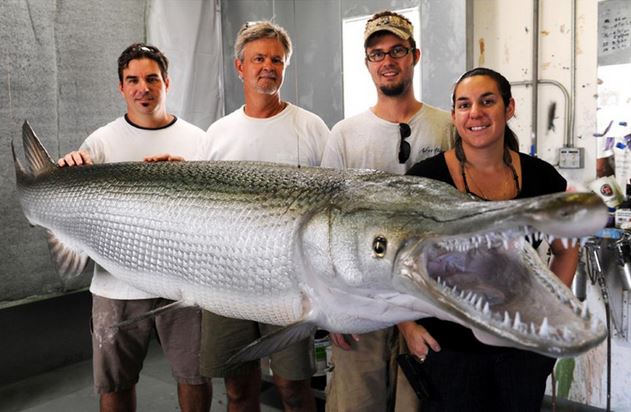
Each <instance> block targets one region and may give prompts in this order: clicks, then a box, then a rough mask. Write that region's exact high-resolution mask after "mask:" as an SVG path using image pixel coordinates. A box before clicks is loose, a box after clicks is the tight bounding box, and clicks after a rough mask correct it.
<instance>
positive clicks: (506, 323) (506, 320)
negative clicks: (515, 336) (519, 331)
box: [504, 311, 511, 327]
mask: <svg viewBox="0 0 631 412" xmlns="http://www.w3.org/2000/svg"><path fill="white" fill-rule="evenodd" d="M504 326H506V327H510V326H511V320H510V315H509V314H508V311H504Z"/></svg>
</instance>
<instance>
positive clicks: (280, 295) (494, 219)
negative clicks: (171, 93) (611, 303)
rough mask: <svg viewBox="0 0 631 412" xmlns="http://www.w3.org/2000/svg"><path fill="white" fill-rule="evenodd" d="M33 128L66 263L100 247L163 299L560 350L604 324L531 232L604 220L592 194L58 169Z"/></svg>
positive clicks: (189, 171) (584, 227)
mask: <svg viewBox="0 0 631 412" xmlns="http://www.w3.org/2000/svg"><path fill="white" fill-rule="evenodd" d="M24 139H25V140H24V143H25V154H26V157H27V160H28V163H29V165H30V169H31V171H30V173H29V172H27V171H25V170H24V168H23V167H22V166H21V164H20V163H19V162H18V161H16V176H17V187H18V192H19V198H20V202H21V204H22V207H23V209H24V213H25V215H26V217H27V218H28V220H29V221H30V222H31V223H33V224H35V225H40V226H43V227H45V228H47V229H48V230H49V231H50V232H51V233H52V235H51V240H52V241H53V243H54V244H55V245H56V246H53V251H54V252H55V247H56V248H57V250H58V252H57V253H54V255H56V259H57V266H58V267H60V268H62V271H63V270H65V271H68V272H76V271H77V270H79V269H80V267H81V266H82V264H78V263H76V262H77V260H78V257H81V256H82V257H85V256H89V257H90V258H92V259H93V260H94V261H96V262H97V263H98V264H100V265H101V266H102V267H104V268H105V269H106V270H108V271H109V272H110V273H112V274H113V275H114V276H117V277H119V278H121V279H123V280H125V281H126V282H128V283H130V284H131V285H133V286H135V287H137V288H139V289H141V290H145V291H147V292H149V293H152V294H155V295H156V296H162V297H165V298H169V299H173V300H178V301H183V302H185V303H187V304H191V305H199V306H201V307H203V308H205V309H207V310H210V311H212V312H215V313H218V314H221V315H224V316H229V317H237V318H245V319H253V320H257V321H261V322H266V323H272V324H278V325H294V324H300V323H304V324H308V325H310V326H313V325H317V326H318V327H321V328H324V329H327V330H330V331H338V332H347V333H351V332H352V333H361V332H366V331H370V330H375V329H380V328H383V327H386V326H390V325H392V324H395V323H398V322H401V321H405V320H413V319H418V318H421V317H426V316H438V317H441V318H443V319H449V320H454V321H457V322H459V323H462V324H464V325H466V326H469V327H472V328H473V329H474V331H475V332H476V333H477V335H478V336H479V337H480V338H482V339H483V340H484V341H487V342H489V343H495V344H502V345H509V346H515V347H522V348H527V349H531V350H534V351H537V352H539V353H543V354H548V355H553V356H560V355H572V354H576V353H580V352H583V351H585V350H587V349H589V348H591V347H593V346H594V345H596V344H598V343H599V342H600V341H602V339H603V338H604V336H605V329H604V326H603V325H602V322H600V321H598V320H596V319H593V318H592V317H591V315H590V314H588V313H585V310H583V309H582V308H581V306H580V303H579V302H578V301H577V300H576V299H575V298H574V297H573V296H572V295H571V293H570V292H569V291H568V290H567V288H565V286H563V285H562V284H561V283H560V282H559V281H558V280H557V279H556V277H555V276H554V275H553V274H552V273H551V272H550V271H549V270H548V269H547V268H546V267H545V265H543V264H542V262H541V261H540V260H539V258H538V256H537V255H536V253H535V252H534V250H532V248H531V247H530V246H529V245H527V244H526V245H524V244H523V243H524V242H523V238H524V236H525V235H532V234H535V235H536V234H537V233H538V232H540V231H545V232H546V233H549V234H551V235H553V236H555V237H581V236H587V235H590V234H591V233H593V232H595V231H596V230H598V229H599V228H600V227H602V226H603V225H604V222H605V221H606V217H607V216H606V208H605V207H604V206H603V205H602V202H601V201H600V200H599V199H598V198H597V197H596V196H595V195H592V194H557V195H550V196H545V197H541V198H532V199H525V200H519V201H507V202H479V201H476V200H473V199H471V198H470V197H469V196H467V195H464V194H461V193H459V192H458V191H456V190H455V189H454V188H452V187H451V186H448V185H446V184H443V183H440V182H436V181H433V180H429V179H420V178H414V177H407V176H394V175H389V174H387V173H382V172H377V171H366V170H348V171H340V170H332V169H322V168H306V167H305V168H295V167H291V166H282V165H275V164H266V163H256V162H183V163H182V162H177V163H171V162H169V163H157V164H156V163H115V164H102V165H95V166H90V167H72V168H57V167H56V166H53V165H52V164H51V163H50V160H49V158H48V155H47V154H46V152H45V151H44V149H43V148H42V147H41V145H40V144H39V142H38V141H37V138H36V137H35V135H34V134H33V133H32V131H31V130H30V128H29V127H27V126H26V125H25V131H24ZM498 262H503V263H498ZM498 264H501V265H505V267H504V269H503V270H498ZM487 282H488V284H487ZM461 295H462V296H461ZM472 296H473V297H472ZM535 307H536V308H537V310H532V309H533V308H535ZM581 312H582V313H581ZM505 316H508V318H509V321H508V322H507V321H506V319H505ZM515 318H517V321H515ZM522 323H523V324H525V325H526V326H525V327H524V326H523V325H522ZM563 327H565V329H563Z"/></svg>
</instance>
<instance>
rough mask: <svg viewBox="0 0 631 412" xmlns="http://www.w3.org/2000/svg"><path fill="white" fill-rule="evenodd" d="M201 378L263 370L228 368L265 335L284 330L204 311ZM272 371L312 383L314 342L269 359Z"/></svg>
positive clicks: (245, 366) (256, 363) (245, 365)
mask: <svg viewBox="0 0 631 412" xmlns="http://www.w3.org/2000/svg"><path fill="white" fill-rule="evenodd" d="M202 312H203V314H202V349H201V370H202V375H204V376H210V377H213V378H225V377H229V376H238V375H243V374H247V373H248V372H250V371H252V370H253V369H256V368H260V361H258V360H256V361H250V362H246V363H240V364H237V365H231V366H227V365H226V362H227V361H228V359H229V358H230V357H231V356H232V355H234V354H235V353H237V352H238V351H239V350H240V349H241V348H243V347H244V346H246V345H248V344H250V343H252V342H254V341H255V340H256V339H258V338H260V337H261V336H263V335H266V334H268V333H271V332H274V331H276V330H278V329H281V328H282V326H274V325H267V324H264V323H258V322H254V321H251V320H242V319H232V318H226V317H224V316H219V315H215V314H214V313H211V312H208V311H205V310H204V311H202ZM270 367H271V369H272V372H273V373H274V374H275V375H278V376H281V377H283V378H285V379H288V380H304V379H309V378H311V376H312V375H313V374H314V373H315V359H314V355H313V341H312V339H310V338H307V339H304V340H302V341H300V342H296V343H294V344H292V345H291V346H289V347H287V348H285V349H283V350H281V351H279V352H276V353H273V354H272V355H271V356H270Z"/></svg>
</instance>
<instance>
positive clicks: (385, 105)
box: [322, 11, 454, 412]
mask: <svg viewBox="0 0 631 412" xmlns="http://www.w3.org/2000/svg"><path fill="white" fill-rule="evenodd" d="M412 33H413V28H412V23H411V22H410V21H409V20H408V19H406V18H405V17H403V16H401V15H400V14H397V13H394V12H390V11H385V12H381V13H377V14H375V15H374V16H372V17H371V18H370V19H369V20H368V22H367V24H366V29H365V31H364V49H365V52H366V60H365V63H366V67H367V68H368V71H369V72H370V75H371V77H372V80H373V82H374V84H375V87H376V88H377V104H376V105H375V106H373V107H371V108H370V109H368V110H366V111H365V112H363V113H360V114H358V115H356V116H353V117H350V118H348V119H345V120H342V121H340V122H339V123H337V124H336V125H335V126H334V127H333V129H332V130H331V138H330V140H329V141H328V143H327V146H326V148H325V150H324V155H323V157H322V166H323V167H334V168H366V169H379V170H384V171H387V172H390V173H396V174H405V172H406V171H407V170H408V169H409V168H410V167H411V166H412V165H414V164H415V163H416V162H418V161H420V160H423V159H425V158H428V157H431V156H434V155H436V154H438V153H440V152H441V151H444V150H447V149H448V148H449V147H450V146H451V141H452V139H453V133H454V132H453V127H452V125H451V118H450V114H449V113H448V112H446V111H443V110H439V109H437V108H435V107H432V106H429V105H428V104H424V103H421V102H420V101H418V100H417V99H416V98H415V97H414V89H413V87H412V80H413V76H414V66H415V65H416V64H418V62H419V59H420V51H419V50H418V49H417V48H416V43H415V41H414V38H413V36H412ZM398 329H399V331H400V332H401V336H403V337H404V339H405V342H406V343H407V347H408V349H409V351H410V353H411V354H412V355H414V356H416V357H417V359H418V360H419V361H421V362H422V361H423V360H424V359H425V357H426V356H427V355H428V353H429V348H430V347H431V348H432V349H433V350H435V351H438V350H440V346H439V345H438V343H437V342H436V341H435V340H434V339H433V338H432V337H431V336H430V335H429V333H428V332H427V331H426V330H425V328H423V327H422V326H420V325H417V324H416V323H414V322H403V323H401V324H399V325H398ZM331 338H332V341H333V343H334V345H333V359H332V361H333V364H334V369H333V375H332V379H331V382H330V384H329V386H328V391H327V403H326V409H327V411H330V412H342V411H359V410H362V411H388V410H396V411H412V410H417V409H418V399H417V398H416V395H415V394H414V392H413V391H412V390H411V387H410V386H409V383H408V382H407V380H406V379H405V377H403V375H402V374H401V373H400V372H398V368H397V364H396V354H397V353H398V352H399V351H402V350H405V348H404V345H402V342H400V339H399V338H398V334H397V331H396V329H395V328H389V329H386V330H381V331H376V332H372V333H366V334H363V335H360V336H354V339H347V338H345V337H344V336H342V335H339V334H332V335H331ZM399 345H401V347H399Z"/></svg>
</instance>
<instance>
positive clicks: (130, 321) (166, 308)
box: [111, 300, 191, 329]
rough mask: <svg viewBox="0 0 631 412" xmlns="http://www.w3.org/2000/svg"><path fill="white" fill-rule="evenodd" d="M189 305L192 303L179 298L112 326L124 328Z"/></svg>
mask: <svg viewBox="0 0 631 412" xmlns="http://www.w3.org/2000/svg"><path fill="white" fill-rule="evenodd" d="M188 307H191V305H190V304H186V303H184V302H183V301H181V300H178V301H176V302H172V303H169V304H166V305H163V306H160V307H157V308H155V309H153V310H150V311H149V312H147V313H143V314H142V315H140V316H136V317H134V318H130V319H127V320H124V321H122V322H119V323H117V324H115V325H112V326H111V327H112V328H113V329H123V328H125V327H127V326H130V325H133V324H135V323H137V322H140V321H141V320H145V319H151V318H155V317H156V316H158V315H160V314H162V313H165V312H170V311H172V310H177V309H182V308H188Z"/></svg>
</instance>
